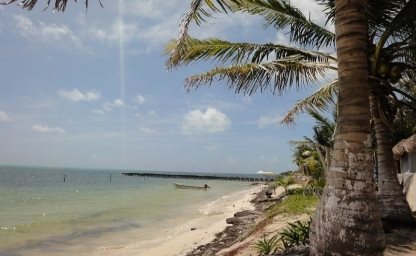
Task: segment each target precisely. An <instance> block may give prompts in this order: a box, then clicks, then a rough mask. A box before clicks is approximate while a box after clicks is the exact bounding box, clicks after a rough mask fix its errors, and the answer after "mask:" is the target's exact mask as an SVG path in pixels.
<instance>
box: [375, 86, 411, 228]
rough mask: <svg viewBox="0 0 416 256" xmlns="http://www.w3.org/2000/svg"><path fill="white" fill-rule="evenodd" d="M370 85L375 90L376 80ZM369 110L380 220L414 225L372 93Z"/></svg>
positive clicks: (386, 131) (385, 130) (387, 132)
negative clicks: (375, 152) (375, 158)
mask: <svg viewBox="0 0 416 256" xmlns="http://www.w3.org/2000/svg"><path fill="white" fill-rule="evenodd" d="M371 83H372V84H373V86H372V87H373V88H376V86H377V80H374V81H371ZM370 110H371V117H372V120H373V126H374V130H375V137H376V144H377V147H376V148H377V166H378V192H377V197H378V201H379V203H380V209H381V219H382V220H383V221H387V222H393V223H399V224H415V219H414V218H413V215H412V211H411V210H410V207H409V204H408V203H407V201H406V197H405V195H404V194H403V189H402V188H401V186H400V184H399V182H398V179H397V171H396V167H395V165H394V159H393V152H392V148H393V145H392V140H391V136H390V131H389V128H388V127H387V126H386V124H384V122H383V121H382V119H381V117H380V114H379V111H380V110H381V109H380V107H379V103H378V100H377V96H376V94H375V93H373V92H372V93H371V94H370Z"/></svg>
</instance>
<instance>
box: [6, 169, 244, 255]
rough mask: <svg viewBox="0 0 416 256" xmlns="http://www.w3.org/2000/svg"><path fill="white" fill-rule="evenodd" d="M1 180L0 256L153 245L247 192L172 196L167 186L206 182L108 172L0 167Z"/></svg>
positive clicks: (219, 189) (227, 185) (215, 188)
mask: <svg viewBox="0 0 416 256" xmlns="http://www.w3.org/2000/svg"><path fill="white" fill-rule="evenodd" d="M0 175H1V176H0V195H1V196H0V255H1V256H17V255H22V256H26V255H30V256H33V255H74V253H76V254H77V255H88V254H89V253H88V252H89V250H91V248H94V247H95V248H96V247H100V246H102V247H106V246H114V245H117V246H120V245H121V244H123V243H124V244H128V243H131V242H135V241H138V240H145V239H152V238H154V237H160V231H161V230H163V229H166V227H169V226H173V225H176V224H177V223H180V222H181V221H182V222H183V221H185V220H187V219H190V218H193V217H195V216H198V215H200V212H199V211H198V210H199V209H200V207H202V206H203V205H205V204H207V203H209V202H211V201H213V200H215V199H217V198H220V197H221V196H223V195H226V194H230V193H232V192H235V191H238V190H243V189H246V188H247V187H248V184H247V183H243V182H230V181H209V182H208V183H209V185H210V186H211V188H212V189H211V190H208V191H199V190H184V189H175V188H174V186H173V184H172V182H178V183H185V184H195V185H201V184H203V183H205V182H206V181H200V180H174V179H157V178H146V179H145V178H140V177H127V176H123V175H122V171H107V170H76V169H52V168H27V167H25V168H23V167H8V166H2V167H1V166H0ZM110 178H111V182H110ZM64 179H65V182H64Z"/></svg>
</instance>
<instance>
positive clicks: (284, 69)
mask: <svg viewBox="0 0 416 256" xmlns="http://www.w3.org/2000/svg"><path fill="white" fill-rule="evenodd" d="M329 69H335V68H334V67H333V66H331V65H330V64H328V63H317V62H310V61H307V60H304V59H301V58H300V57H299V56H291V57H289V58H285V59H279V60H275V61H271V62H268V63H262V64H257V63H249V64H243V65H232V66H230V67H217V68H214V69H212V70H210V71H208V72H205V73H203V74H200V75H195V76H191V77H188V78H187V79H186V81H185V87H186V88H187V89H188V90H189V89H193V88H198V87H200V86H202V85H211V84H212V83H213V82H214V81H217V80H224V81H225V82H226V83H227V84H228V86H229V88H230V89H233V90H234V91H235V92H236V93H244V94H252V93H254V92H256V91H257V90H260V91H261V92H264V91H266V90H270V91H271V92H272V93H273V94H276V93H281V92H283V91H284V90H287V89H288V88H289V87H291V86H292V85H293V84H294V85H295V86H296V87H298V88H299V87H300V86H304V85H309V84H312V83H315V82H317V81H318V80H319V79H320V78H322V77H323V75H324V73H325V71H327V70H329Z"/></svg>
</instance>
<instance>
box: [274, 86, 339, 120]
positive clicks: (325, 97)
mask: <svg viewBox="0 0 416 256" xmlns="http://www.w3.org/2000/svg"><path fill="white" fill-rule="evenodd" d="M337 97H338V80H334V81H332V82H330V83H328V84H325V85H323V86H321V87H320V88H319V89H318V90H317V91H316V92H314V93H313V94H312V95H310V96H308V97H306V98H305V99H303V100H301V101H298V102H297V103H296V104H295V106H293V108H292V109H290V110H289V111H288V112H287V113H286V115H285V116H284V117H283V119H282V123H285V124H293V123H294V122H295V117H296V116H297V115H298V114H299V113H301V112H305V111H307V110H315V111H316V110H322V111H325V110H328V109H331V107H332V106H334V105H335V102H336V101H337V100H336V99H337Z"/></svg>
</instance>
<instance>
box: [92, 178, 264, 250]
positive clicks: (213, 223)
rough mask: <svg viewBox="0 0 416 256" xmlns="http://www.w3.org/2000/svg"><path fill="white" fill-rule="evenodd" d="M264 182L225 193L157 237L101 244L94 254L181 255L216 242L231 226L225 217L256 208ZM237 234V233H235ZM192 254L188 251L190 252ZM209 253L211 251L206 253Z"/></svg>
mask: <svg viewBox="0 0 416 256" xmlns="http://www.w3.org/2000/svg"><path fill="white" fill-rule="evenodd" d="M264 187H265V186H264V185H256V186H253V187H250V188H249V189H244V190H241V191H238V192H234V193H232V194H228V195H224V196H222V197H221V198H218V199H216V200H214V201H212V202H210V203H208V204H206V205H204V206H203V207H202V208H200V209H199V212H200V213H201V214H202V216H200V217H197V218H193V219H191V220H188V221H186V222H185V223H181V224H179V225H177V226H176V227H173V228H169V227H167V229H166V230H165V231H164V232H163V233H161V234H160V238H157V239H152V240H144V241H140V242H135V243H131V244H128V245H126V246H117V247H105V248H103V247H101V248H100V249H99V250H98V251H97V252H96V253H93V255H109V256H118V255H123V256H133V255H134V256H153V255H158V256H174V255H176V256H182V255H196V254H192V253H193V251H195V248H200V247H201V246H206V245H207V244H211V243H212V242H215V241H216V240H215V239H217V237H218V234H222V233H223V232H225V231H226V230H227V228H228V227H232V225H230V223H227V222H226V220H227V219H229V218H232V217H233V216H234V215H235V214H236V213H238V212H244V211H255V205H254V204H253V200H255V199H256V198H257V197H258V195H259V194H262V193H261V192H262V191H263V188H264ZM237 235H239V234H237ZM189 253H191V254H189ZM208 255H210V254H208Z"/></svg>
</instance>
